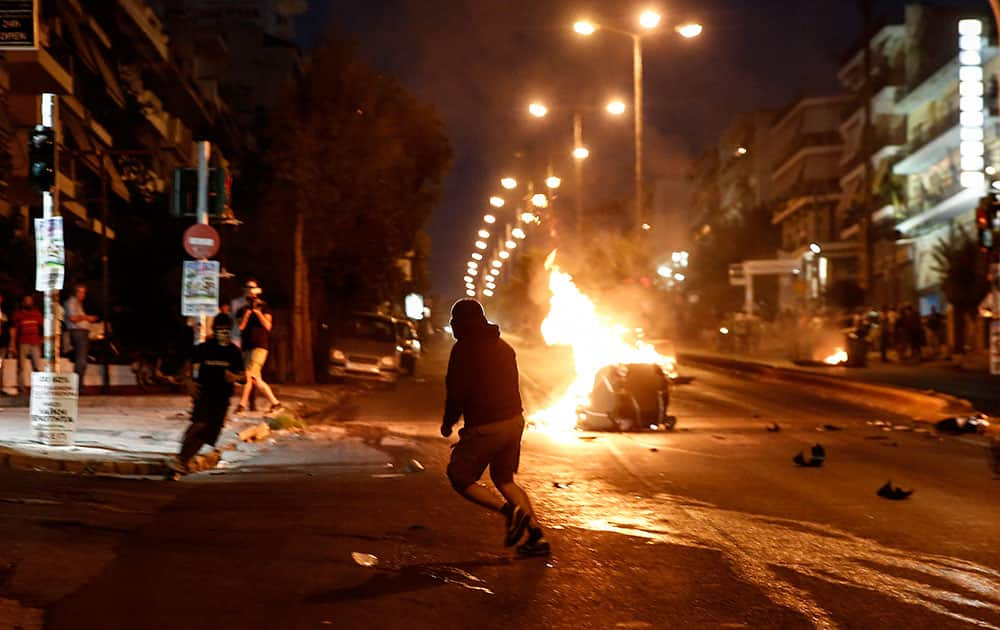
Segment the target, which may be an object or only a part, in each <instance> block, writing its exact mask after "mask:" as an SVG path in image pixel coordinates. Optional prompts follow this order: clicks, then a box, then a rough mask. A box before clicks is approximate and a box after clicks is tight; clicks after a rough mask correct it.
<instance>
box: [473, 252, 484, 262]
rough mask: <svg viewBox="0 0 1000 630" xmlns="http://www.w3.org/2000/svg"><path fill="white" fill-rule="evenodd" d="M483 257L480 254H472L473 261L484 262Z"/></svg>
mask: <svg viewBox="0 0 1000 630" xmlns="http://www.w3.org/2000/svg"><path fill="white" fill-rule="evenodd" d="M482 259H483V255H482V254H480V253H479V252H472V260H482Z"/></svg>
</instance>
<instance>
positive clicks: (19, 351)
mask: <svg viewBox="0 0 1000 630" xmlns="http://www.w3.org/2000/svg"><path fill="white" fill-rule="evenodd" d="M44 326H45V318H44V316H43V315H42V312H41V311H40V310H38V307H37V306H35V298H34V297H33V296H32V295H31V294H30V293H29V294H28V295H25V296H24V298H23V299H22V300H21V308H20V309H19V310H18V311H17V312H16V313H14V325H13V327H12V330H11V335H10V354H12V355H14V356H16V357H17V377H18V385H19V386H20V387H21V388H26V387H30V386H31V378H28V379H26V380H27V383H25V382H23V381H24V380H25V379H22V378H21V371H22V367H23V366H24V362H25V361H28V360H30V361H31V371H32V372H41V371H42V370H43V369H44V368H45V362H44V361H43V360H42V341H43V339H42V334H43V330H44Z"/></svg>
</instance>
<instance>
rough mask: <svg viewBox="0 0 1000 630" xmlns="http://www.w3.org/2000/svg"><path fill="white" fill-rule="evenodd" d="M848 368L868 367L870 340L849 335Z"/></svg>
mask: <svg viewBox="0 0 1000 630" xmlns="http://www.w3.org/2000/svg"><path fill="white" fill-rule="evenodd" d="M845 365H847V366H848V367H868V340H867V339H865V338H864V337H859V336H858V335H856V334H855V333H851V334H849V335H847V363H846V364H845Z"/></svg>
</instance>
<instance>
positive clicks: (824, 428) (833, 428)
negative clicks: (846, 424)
mask: <svg viewBox="0 0 1000 630" xmlns="http://www.w3.org/2000/svg"><path fill="white" fill-rule="evenodd" d="M816 430H817V431H843V430H844V429H843V428H842V427H838V426H837V425H835V424H824V425H823V426H819V427H816Z"/></svg>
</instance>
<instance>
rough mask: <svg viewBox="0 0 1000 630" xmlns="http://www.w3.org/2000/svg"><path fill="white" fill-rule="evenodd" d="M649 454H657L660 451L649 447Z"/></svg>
mask: <svg viewBox="0 0 1000 630" xmlns="http://www.w3.org/2000/svg"><path fill="white" fill-rule="evenodd" d="M649 452H650V453H659V452H660V449H658V448H656V447H655V446H650V447H649Z"/></svg>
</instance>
